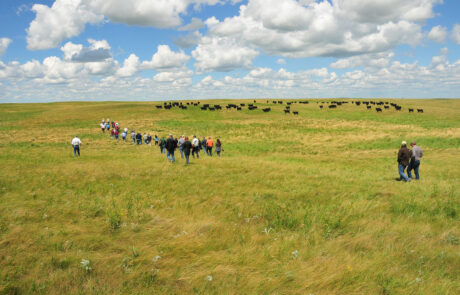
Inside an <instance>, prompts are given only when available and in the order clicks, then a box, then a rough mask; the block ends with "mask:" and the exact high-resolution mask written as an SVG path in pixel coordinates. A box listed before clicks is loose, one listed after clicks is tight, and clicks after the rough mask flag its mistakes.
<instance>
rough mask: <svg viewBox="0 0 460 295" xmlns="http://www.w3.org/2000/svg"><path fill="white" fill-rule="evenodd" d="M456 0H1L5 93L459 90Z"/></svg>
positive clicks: (165, 96) (119, 96)
mask: <svg viewBox="0 0 460 295" xmlns="http://www.w3.org/2000/svg"><path fill="white" fill-rule="evenodd" d="M458 11H460V2H459V1H456V0H444V1H441V0H330V1H322V0H316V1H315V0H297V1H296V0H247V1H238V0H91V1H90V0H42V1H34V0H31V1H19V0H13V1H0V22H1V24H0V102H41V101H45V102H46V101H65V100H169V99H205V98H252V97H284V98H308V97H403V98H437V97H458V96H459V95H458V93H460V92H459V90H460V17H459V15H458Z"/></svg>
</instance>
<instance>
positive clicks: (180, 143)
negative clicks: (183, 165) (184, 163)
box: [177, 135, 185, 159]
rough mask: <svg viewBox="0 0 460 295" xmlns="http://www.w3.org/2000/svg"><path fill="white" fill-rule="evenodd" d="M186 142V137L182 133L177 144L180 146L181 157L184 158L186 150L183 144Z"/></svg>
mask: <svg viewBox="0 0 460 295" xmlns="http://www.w3.org/2000/svg"><path fill="white" fill-rule="evenodd" d="M184 142H185V138H184V136H183V135H182V136H181V137H179V140H178V141H177V145H178V146H179V152H180V157H181V158H182V159H183V158H184V151H183V149H182V145H183V144H184Z"/></svg>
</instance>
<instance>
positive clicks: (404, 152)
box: [398, 141, 411, 182]
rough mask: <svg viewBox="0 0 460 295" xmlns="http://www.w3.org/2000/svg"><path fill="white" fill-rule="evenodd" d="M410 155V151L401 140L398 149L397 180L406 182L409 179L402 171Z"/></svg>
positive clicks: (407, 163)
mask: <svg viewBox="0 0 460 295" xmlns="http://www.w3.org/2000/svg"><path fill="white" fill-rule="evenodd" d="M410 157H411V152H410V151H409V149H408V148H407V143H406V142H405V141H403V142H402V143H401V148H400V149H399V151H398V171H399V176H400V177H399V180H403V179H404V181H406V182H408V181H410V179H409V177H407V175H406V174H405V173H404V170H405V169H406V167H407V166H408V165H409V159H410Z"/></svg>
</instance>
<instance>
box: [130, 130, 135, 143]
mask: <svg viewBox="0 0 460 295" xmlns="http://www.w3.org/2000/svg"><path fill="white" fill-rule="evenodd" d="M131 139H132V140H133V144H136V131H134V130H131Z"/></svg>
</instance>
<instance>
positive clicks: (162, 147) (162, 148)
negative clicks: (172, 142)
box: [160, 146, 165, 154]
mask: <svg viewBox="0 0 460 295" xmlns="http://www.w3.org/2000/svg"><path fill="white" fill-rule="evenodd" d="M160 148H161V153H162V154H164V153H165V147H164V146H161V147H160Z"/></svg>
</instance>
